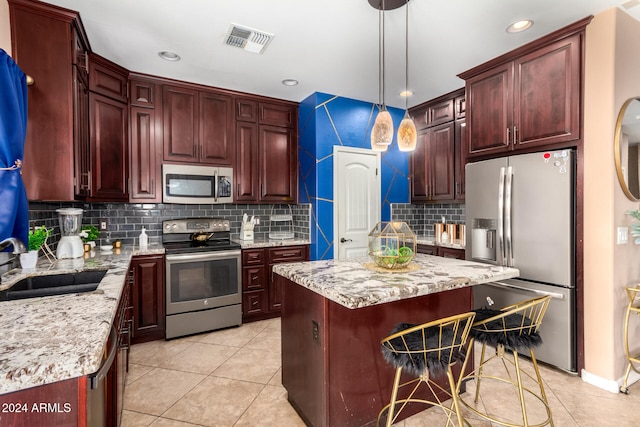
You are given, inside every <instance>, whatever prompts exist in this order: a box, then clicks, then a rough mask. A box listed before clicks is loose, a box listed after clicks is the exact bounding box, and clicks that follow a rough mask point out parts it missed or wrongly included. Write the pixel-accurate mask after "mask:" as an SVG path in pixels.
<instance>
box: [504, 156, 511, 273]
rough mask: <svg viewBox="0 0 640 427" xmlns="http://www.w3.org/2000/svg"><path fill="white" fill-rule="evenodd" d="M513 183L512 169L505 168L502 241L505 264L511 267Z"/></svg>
mask: <svg viewBox="0 0 640 427" xmlns="http://www.w3.org/2000/svg"><path fill="white" fill-rule="evenodd" d="M512 181H513V167H512V166H509V167H507V176H506V185H505V191H504V205H505V206H504V240H505V246H506V247H505V257H506V262H505V264H506V265H507V266H508V267H513V245H512V240H511V206H512V203H511V200H512V198H511V190H512V188H513V186H512V185H511V184H512Z"/></svg>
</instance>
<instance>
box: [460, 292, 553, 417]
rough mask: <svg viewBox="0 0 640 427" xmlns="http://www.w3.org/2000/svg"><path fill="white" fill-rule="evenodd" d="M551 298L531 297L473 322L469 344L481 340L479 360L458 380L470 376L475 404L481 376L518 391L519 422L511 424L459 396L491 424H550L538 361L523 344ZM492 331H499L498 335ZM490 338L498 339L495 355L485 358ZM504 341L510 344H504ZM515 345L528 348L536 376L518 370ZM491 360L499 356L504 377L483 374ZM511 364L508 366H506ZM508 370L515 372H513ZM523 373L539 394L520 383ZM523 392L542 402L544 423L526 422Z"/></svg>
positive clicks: (468, 406)
mask: <svg viewBox="0 0 640 427" xmlns="http://www.w3.org/2000/svg"><path fill="white" fill-rule="evenodd" d="M550 301H551V297H550V296H548V295H547V296H543V297H538V298H532V299H530V300H526V301H523V302H520V303H517V304H513V305H510V306H507V307H504V308H502V309H500V310H499V312H498V313H499V314H496V315H494V316H491V317H489V318H484V319H480V320H477V321H476V322H475V323H474V324H473V325H472V327H471V333H470V339H469V347H470V348H471V347H473V343H474V341H476V340H477V341H479V342H482V350H481V355H480V361H479V363H478V366H477V367H476V369H474V370H473V371H472V372H471V373H470V374H467V375H466V376H465V377H464V378H462V379H461V381H460V382H461V383H462V382H465V381H467V380H470V379H475V381H476V392H475V398H474V403H478V399H479V397H480V384H481V380H482V379H483V378H485V379H492V380H498V381H502V382H505V383H510V384H511V385H513V387H514V388H515V389H516V390H517V393H518V398H519V400H520V409H521V412H522V424H514V423H511V422H509V421H506V420H502V419H497V418H494V417H492V416H490V415H489V414H485V413H483V412H481V411H479V410H478V409H476V408H475V407H473V406H472V405H470V404H469V403H467V402H465V400H464V399H463V398H460V402H461V403H462V404H463V405H465V406H466V407H467V408H468V409H469V410H470V411H471V412H473V413H474V414H476V415H477V416H479V417H481V418H484V419H486V420H488V421H490V422H492V423H496V424H500V425H504V426H507V427H523V426H524V427H541V426H545V425H550V426H553V417H552V414H551V408H550V407H549V402H548V400H547V395H546V393H545V391H544V385H543V383H542V377H541V376H540V370H539V369H538V362H537V360H536V356H535V353H534V350H533V346H531V345H527V344H526V342H527V337H530V336H532V335H533V334H537V332H538V329H539V328H540V325H541V324H542V319H543V318H544V315H545V313H546V311H547V308H548V306H549V302H550ZM498 324H499V325H500V327H499V328H497V327H496V325H498ZM493 334H499V335H500V336H498V335H493ZM492 335H493V336H492ZM495 338H497V339H495ZM490 339H495V341H498V343H497V344H496V345H495V347H496V353H495V355H493V356H491V357H489V358H487V359H485V357H486V348H487V345H491V346H492V345H493V344H488V343H487V341H488V340H490ZM505 343H509V344H507V345H505ZM518 347H520V348H521V349H525V348H526V349H528V351H529V356H530V357H531V362H532V364H533V368H534V371H535V377H534V376H533V375H531V374H529V373H528V372H526V371H523V370H521V369H520V361H519V358H518ZM509 354H510V355H511V358H509V357H507V356H508V355H509ZM494 359H499V360H500V361H501V362H502V365H503V367H504V369H505V371H506V378H505V377H498V376H494V375H486V374H484V373H483V369H484V368H485V366H486V365H487V363H489V362H491V361H492V360H494ZM510 366H511V369H510V368H509V367H510ZM465 368H466V360H465V363H464V366H463V372H464V369H465ZM511 371H514V372H513V373H512V372H511ZM522 374H525V375H526V376H527V377H529V378H530V379H532V380H533V381H535V382H536V383H537V384H538V386H539V388H540V394H539V395H538V394H537V392H535V391H534V390H531V389H530V388H528V387H525V386H523V384H522ZM514 376H515V378H514ZM525 392H528V393H530V394H531V395H532V396H534V397H535V398H537V399H538V400H539V401H540V402H542V404H543V405H544V408H545V410H546V413H547V418H546V419H545V420H544V421H543V422H540V423H538V424H530V423H529V418H528V415H527V408H526V404H525V394H524V393H525Z"/></svg>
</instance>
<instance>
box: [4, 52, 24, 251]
mask: <svg viewBox="0 0 640 427" xmlns="http://www.w3.org/2000/svg"><path fill="white" fill-rule="evenodd" d="M26 134H27V78H26V76H25V74H24V73H23V72H22V70H20V68H19V67H18V65H17V64H16V63H15V62H14V61H13V59H12V58H11V57H10V56H9V55H8V54H7V53H6V52H5V51H4V50H2V49H0V241H1V240H4V239H6V238H8V237H15V238H18V239H20V240H21V241H22V242H24V244H25V245H26V244H27V241H28V237H29V206H28V203H27V193H26V191H25V188H24V183H23V181H22V159H23V158H24V139H25V136H26ZM8 249H11V250H13V248H8Z"/></svg>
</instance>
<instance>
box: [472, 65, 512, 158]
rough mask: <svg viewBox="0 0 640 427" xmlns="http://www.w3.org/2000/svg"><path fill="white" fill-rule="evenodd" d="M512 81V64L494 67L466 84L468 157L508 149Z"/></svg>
mask: <svg viewBox="0 0 640 427" xmlns="http://www.w3.org/2000/svg"><path fill="white" fill-rule="evenodd" d="M512 82H513V64H512V63H508V64H505V65H502V66H499V67H496V68H494V69H491V70H489V71H486V72H484V73H482V74H479V75H478V76H476V77H473V78H471V79H469V80H468V81H467V85H466V88H467V102H468V103H469V111H468V112H467V113H466V118H467V125H468V126H469V131H468V132H469V146H468V149H469V154H475V155H481V154H492V153H502V152H506V151H508V150H509V149H510V147H509V142H510V141H511V124H512V122H513V119H512V117H513V95H512V86H513V85H512Z"/></svg>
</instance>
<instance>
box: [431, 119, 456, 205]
mask: <svg viewBox="0 0 640 427" xmlns="http://www.w3.org/2000/svg"><path fill="white" fill-rule="evenodd" d="M429 131H430V138H429V141H428V144H429V147H428V154H427V156H428V159H427V160H428V162H429V169H430V171H428V172H427V175H430V176H431V185H430V187H431V200H439V201H442V200H453V198H454V173H453V170H454V166H455V161H454V144H455V139H454V124H453V122H451V123H447V124H444V125H440V126H436V127H433V128H430V129H429Z"/></svg>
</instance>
